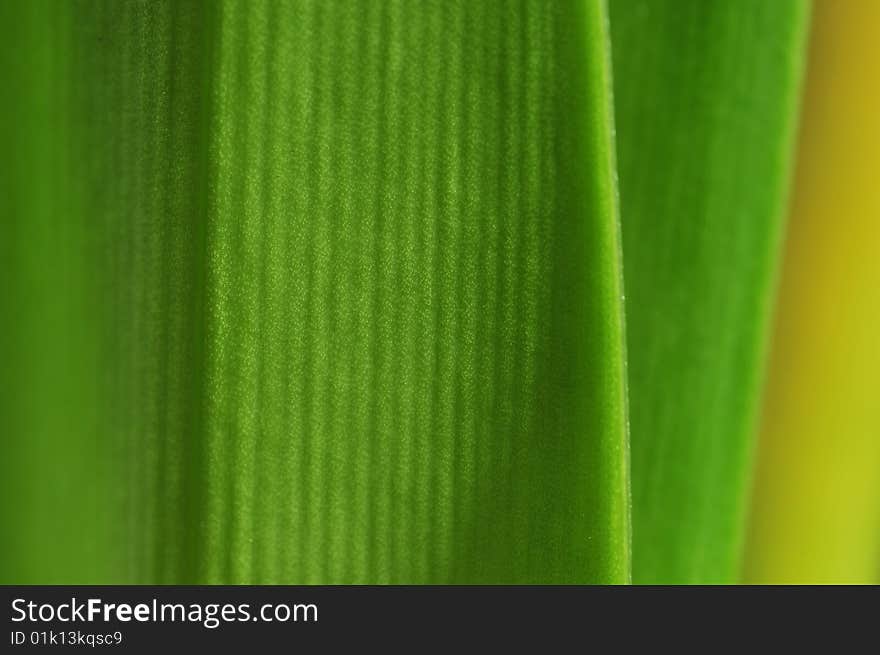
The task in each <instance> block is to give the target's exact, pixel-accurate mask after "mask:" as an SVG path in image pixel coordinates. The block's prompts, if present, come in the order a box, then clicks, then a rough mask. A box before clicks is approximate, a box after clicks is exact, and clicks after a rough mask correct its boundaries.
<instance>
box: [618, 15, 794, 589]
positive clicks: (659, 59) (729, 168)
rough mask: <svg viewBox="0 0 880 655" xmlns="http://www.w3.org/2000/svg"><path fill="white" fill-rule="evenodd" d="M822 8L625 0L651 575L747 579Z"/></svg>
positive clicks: (628, 201)
mask: <svg viewBox="0 0 880 655" xmlns="http://www.w3.org/2000/svg"><path fill="white" fill-rule="evenodd" d="M807 14H808V4H807V3H806V2H802V1H800V0H773V1H772V2H767V1H765V0H723V1H712V2H706V1H704V0H655V1H652V2H639V1H636V0H611V2H610V17H611V34H612V44H613V61H614V78H615V89H614V90H615V111H616V120H617V137H618V155H619V175H620V194H621V217H622V219H621V220H622V226H623V250H624V274H625V280H626V285H625V286H626V296H627V352H628V361H627V370H628V376H629V391H630V419H631V435H632V437H631V438H632V493H633V540H634V544H635V546H634V551H633V580H634V581H635V582H637V583H710V582H714V583H717V582H728V583H729V582H734V581H736V579H737V578H738V573H739V561H740V557H741V550H742V542H743V530H744V520H745V511H746V506H747V491H748V487H749V482H750V471H751V465H752V450H753V446H752V443H753V433H754V431H755V423H756V413H757V407H758V398H759V392H760V389H761V382H762V373H763V362H764V358H765V355H764V353H765V349H766V341H767V338H766V335H767V328H768V315H769V313H770V308H771V306H772V302H773V290H774V278H775V274H776V269H777V260H778V256H777V255H778V250H779V242H780V235H781V224H782V217H783V215H784V211H785V201H786V189H787V186H788V180H789V172H790V168H791V153H792V149H793V137H794V133H795V124H796V117H797V104H798V97H799V88H800V80H801V69H802V67H803V58H804V57H803V50H804V42H805V33H806V24H807Z"/></svg>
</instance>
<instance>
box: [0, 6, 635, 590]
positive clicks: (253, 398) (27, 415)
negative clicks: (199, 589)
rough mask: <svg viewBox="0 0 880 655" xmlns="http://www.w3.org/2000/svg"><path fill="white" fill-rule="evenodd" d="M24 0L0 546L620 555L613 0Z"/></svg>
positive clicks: (83, 565) (134, 578)
mask: <svg viewBox="0 0 880 655" xmlns="http://www.w3.org/2000/svg"><path fill="white" fill-rule="evenodd" d="M3 11H4V12H6V13H7V14H9V15H8V16H4V18H6V19H7V20H4V22H3V23H2V25H3V33H4V36H5V37H9V41H8V43H7V44H5V45H4V52H3V68H4V71H6V70H9V71H10V75H12V77H13V78H14V79H15V85H16V86H15V87H14V92H13V93H11V94H9V95H7V97H6V98H5V100H4V103H3V105H2V112H3V116H2V119H3V120H2V122H3V124H4V126H3V129H4V132H3V138H4V147H8V148H15V151H16V152H21V153H23V159H22V160H21V161H15V162H9V161H7V162H6V164H4V174H6V173H7V170H6V169H9V170H8V172H9V173H10V175H11V176H12V177H11V179H12V182H11V186H12V188H13V191H14V193H12V194H11V195H10V196H9V197H8V198H7V199H6V200H5V201H4V202H5V203H7V204H8V206H4V214H5V215H6V217H7V218H8V219H9V220H7V219H6V218H4V220H3V225H2V227H0V230H2V235H0V237H2V241H3V243H4V246H3V247H4V254H5V255H8V257H9V258H8V261H10V262H13V264H12V270H13V271H14V273H15V275H14V277H11V278H9V279H7V280H5V282H4V284H5V285H6V286H7V287H8V291H9V293H8V294H5V295H4V302H8V303H9V306H8V307H7V308H6V309H7V310H8V313H7V314H6V315H7V316H12V317H14V318H13V319H12V320H9V321H4V324H3V328H2V330H3V332H2V336H3V341H4V342H5V346H4V348H6V349H7V350H8V352H5V351H4V355H7V359H6V360H5V361H6V362H8V366H6V367H5V369H4V371H3V373H2V376H3V383H4V384H6V385H9V387H10V388H11V389H13V390H14V394H13V395H11V396H7V397H6V398H5V399H4V402H6V404H5V405H4V407H3V419H2V420H3V422H4V425H3V432H4V434H5V435H7V436H6V437H5V439H4V445H3V451H4V452H3V457H2V460H3V464H2V467H3V473H4V485H5V487H4V494H3V495H4V499H5V502H4V505H3V507H2V511H3V514H2V517H0V520H2V522H3V524H4V525H5V526H12V527H13V529H12V530H11V531H10V532H11V534H12V537H11V538H10V539H9V540H6V539H4V540H3V541H4V543H3V548H4V552H3V557H2V560H0V561H2V563H0V567H2V579H3V581H4V582H52V583H60V582H88V583H98V582H153V583H156V582H194V581H198V582H212V583H213V582H233V583H234V582H251V583H253V582H257V583H259V582H291V583H296V582H307V583H314V582H323V583H329V582H410V583H415V582H453V581H455V582H480V581H487V582H538V581H540V582H625V581H627V580H628V579H629V529H628V525H629V524H628V502H629V496H628V486H627V465H628V460H627V442H626V417H625V406H626V405H625V381H624V373H623V367H624V356H623V332H622V305H621V297H622V293H621V286H622V283H621V277H620V275H621V272H620V263H619V250H620V248H619V243H618V224H617V211H616V204H615V203H616V189H615V186H614V162H613V146H612V131H611V124H612V122H611V112H612V107H611V98H610V84H611V78H610V66H609V52H608V49H607V34H606V20H605V16H604V8H603V4H601V3H598V2H585V3H572V4H565V3H559V4H557V3H552V4H548V3H545V2H543V1H542V0H527V1H526V2H523V3H520V4H517V5H516V6H512V5H510V4H508V3H502V2H443V3H430V4H428V3H424V4H422V3H413V2H378V1H376V2H365V3H347V2H277V3H265V4H264V3H249V4H246V3H232V2H229V3H226V2H223V3H212V2H206V3H198V2H191V3H189V2H186V3H184V2H176V3H166V2H155V3H134V2H86V3H51V4H50V3H42V2H35V3H23V2H22V3H5V6H4V9H3ZM47 19H48V20H47ZM22 52H23V53H26V54H25V55H24V57H19V54H18V53H22ZM7 212H8V214H7ZM7 251H8V252H7Z"/></svg>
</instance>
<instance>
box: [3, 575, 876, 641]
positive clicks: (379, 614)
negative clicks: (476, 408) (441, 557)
mask: <svg viewBox="0 0 880 655" xmlns="http://www.w3.org/2000/svg"><path fill="white" fill-rule="evenodd" d="M862 589H863V590H864V589H865V588H862ZM868 591H869V593H868V596H869V597H870V598H869V599H867V600H866V599H865V598H864V596H865V595H864V594H863V593H861V592H859V591H858V590H857V588H849V589H840V588H837V589H829V588H824V591H821V592H819V593H817V590H816V589H806V588H784V587H777V588H764V589H761V588H754V587H739V588H733V587H731V588H711V587H702V588H683V587H677V588H658V587H390V586H389V587H359V586H352V587H317V586H314V587H309V586H272V587H256V586H254V587H219V586H218V587H151V586H114V587H99V586H96V587H89V586H84V587H14V586H7V587H2V595H3V603H4V605H5V610H4V613H5V615H6V627H7V630H6V634H5V635H4V637H3V640H2V644H3V645H2V647H0V651H6V652H25V651H29V650H33V649H34V648H39V649H46V648H50V649H53V650H58V649H61V650H64V649H69V648H76V649H83V648H85V649H89V650H100V651H106V650H113V651H119V650H124V651H126V652H157V651H160V650H161V651H171V652H177V651H190V650H192V649H197V650H198V651H199V652H203V651H206V650H210V649H213V648H218V649H221V650H222V651H227V650H229V649H233V651H232V652H240V651H242V650H245V649H248V648H257V649H258V651H257V652H262V651H263V650H264V649H271V650H273V651H274V650H281V651H283V652H292V651H295V650H297V649H299V648H302V647H305V646H308V647H310V648H318V649H320V651H326V650H332V649H334V648H336V647H342V646H346V647H349V648H350V647H352V646H354V647H359V648H361V647H367V646H369V647H370V649H371V651H372V650H373V649H376V648H380V649H382V648H390V647H394V649H395V650H400V649H403V650H410V651H415V652H418V651H422V650H425V649H429V650H430V649H433V648H437V647H443V648H446V649H452V650H459V649H460V648H463V649H465V650H470V649H471V648H473V647H476V646H477V645H478V644H479V645H483V646H488V647H500V646H502V645H503V646H511V645H512V646H517V647H519V648H526V647H528V648H530V649H535V650H537V651H538V652H545V651H547V649H548V648H550V649H551V650H552V651H554V652H555V651H557V650H562V651H570V650H574V651H575V652H588V651H597V652H606V651H607V650H608V649H607V648H606V647H605V646H607V645H608V644H609V643H610V644H619V645H626V644H630V645H633V644H635V643H638V642H640V641H641V640H642V639H648V640H649V641H650V642H651V643H653V644H654V645H660V644H667V645H669V644H673V645H674V644H680V643H683V642H687V641H689V640H693V639H695V638H696V635H698V634H709V635H713V636H710V641H709V642H702V643H704V644H705V645H707V646H708V645H709V644H710V643H712V642H717V640H718V639H721V640H722V641H724V642H725V643H727V644H728V645H730V644H732V643H735V642H737V641H739V642H740V643H741V644H742V645H746V646H747V645H750V644H751V645H756V643H758V642H757V641H755V640H758V641H760V642H761V643H763V644H764V645H766V644H767V636H768V634H771V633H772V634H776V635H777V636H779V637H781V638H782V639H783V643H785V642H787V641H788V636H800V637H803V636H805V635H807V634H815V633H816V630H817V629H818V628H820V627H821V626H823V625H824V626H830V625H832V624H833V623H834V621H835V620H838V621H840V627H841V628H842V630H843V632H842V633H838V636H840V635H841V634H842V635H845V636H847V637H853V636H855V634H856V633H857V632H858V631H859V630H860V629H866V630H869V631H870V633H872V634H873V633H874V628H873V625H874V622H875V619H874V616H875V615H876V610H875V607H876V605H875V601H876V599H878V595H877V594H878V591H877V588H876V587H875V588H871V589H869V590H868ZM805 601H806V602H805ZM872 601H874V602H872ZM609 639H610V640H611V641H610V642H609V641H608V640H609ZM603 644H604V645H605V646H603ZM838 645H839V644H838Z"/></svg>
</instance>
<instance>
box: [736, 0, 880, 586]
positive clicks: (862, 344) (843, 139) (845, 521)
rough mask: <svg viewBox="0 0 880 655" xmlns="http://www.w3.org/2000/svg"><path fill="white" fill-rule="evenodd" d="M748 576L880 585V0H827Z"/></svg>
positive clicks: (811, 84)
mask: <svg viewBox="0 0 880 655" xmlns="http://www.w3.org/2000/svg"><path fill="white" fill-rule="evenodd" d="M785 244H786V245H785V252H784V257H783V266H782V271H781V278H780V281H779V283H780V284H779V295H778V299H779V303H778V306H777V308H776V323H775V328H774V334H773V341H772V346H771V349H772V350H771V357H770V363H769V371H768V386H767V392H766V399H765V407H764V416H763V422H762V427H761V433H760V437H759V447H758V467H757V471H756V476H755V486H754V494H753V505H752V519H751V526H750V535H749V539H748V545H747V551H746V562H745V581H746V582H751V583H875V582H878V581H880V1H878V0H846V1H844V2H841V1H837V0H817V1H816V2H814V3H813V18H812V35H811V39H810V53H809V61H808V67H807V77H806V86H805V89H804V104H803V110H802V115H801V129H800V140H799V150H798V157H797V170H796V177H795V181H794V186H793V195H792V203H791V215H790V218H789V222H788V233H787V238H786V240H785Z"/></svg>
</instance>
